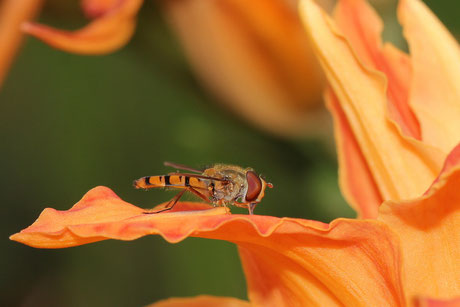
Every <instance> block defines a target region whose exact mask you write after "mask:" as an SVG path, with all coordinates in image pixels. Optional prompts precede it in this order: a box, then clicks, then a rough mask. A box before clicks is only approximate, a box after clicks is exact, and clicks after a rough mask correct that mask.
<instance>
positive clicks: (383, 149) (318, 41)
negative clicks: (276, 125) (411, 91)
mask: <svg viewBox="0 0 460 307" xmlns="http://www.w3.org/2000/svg"><path fill="white" fill-rule="evenodd" d="M300 12H301V15H302V16H303V20H304V23H305V27H306V29H307V31H308V32H309V34H310V36H311V38H312V41H313V45H314V47H315V51H316V54H317V55H318V58H319V59H320V63H321V65H322V66H323V68H324V70H325V72H326V76H327V78H328V80H329V83H330V85H331V88H332V89H333V90H334V93H335V94H336V96H337V98H338V100H339V103H340V105H341V108H342V110H343V112H344V114H345V115H346V117H347V120H348V123H349V125H350V127H351V130H352V131H353V134H354V136H355V138H356V141H357V142H358V144H359V146H360V148H361V151H362V153H363V156H364V157H365V159H366V162H367V164H368V166H369V169H370V171H371V173H372V176H373V178H374V180H375V182H376V183H377V186H378V188H379V191H380V194H381V195H382V197H383V199H384V200H386V199H394V200H401V199H408V198H414V197H417V196H418V195H420V194H422V193H423V192H424V191H426V189H427V188H428V187H429V185H430V184H431V183H432V182H433V180H434V178H436V176H437V175H438V173H439V171H440V169H441V164H442V161H444V157H445V155H444V154H443V153H442V152H440V151H439V150H436V149H435V148H433V147H430V146H429V145H426V144H423V143H421V142H419V141H417V140H414V139H412V138H407V137H404V136H403V135H402V134H401V131H400V130H399V129H398V127H397V126H396V125H395V124H394V122H392V121H390V120H389V119H388V118H387V115H386V113H387V110H386V101H387V98H386V80H385V78H384V76H383V75H382V73H380V72H377V71H375V70H371V69H368V68H367V67H365V66H364V65H363V64H362V62H361V61H360V60H359V59H358V58H357V56H356V54H355V53H354V52H353V50H352V49H351V47H350V45H349V43H348V41H347V40H346V39H345V38H344V37H343V35H342V34H341V33H340V31H339V29H338V28H337V27H336V26H335V24H334V22H333V21H332V20H331V19H330V18H329V17H328V16H327V14H326V13H324V12H323V11H322V10H321V9H320V8H319V7H318V6H317V5H316V4H315V3H314V2H313V1H311V0H302V1H301V5H300Z"/></svg>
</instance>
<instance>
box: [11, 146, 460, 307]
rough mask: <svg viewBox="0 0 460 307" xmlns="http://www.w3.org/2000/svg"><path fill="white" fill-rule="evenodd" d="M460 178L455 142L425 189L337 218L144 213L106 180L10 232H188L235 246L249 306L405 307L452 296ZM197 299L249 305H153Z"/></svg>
mask: <svg viewBox="0 0 460 307" xmlns="http://www.w3.org/2000/svg"><path fill="white" fill-rule="evenodd" d="M459 184H460V146H459V147H458V148H457V149H456V150H455V151H454V152H453V153H452V154H451V155H450V156H449V158H448V159H447V162H446V165H445V168H444V170H443V172H442V174H441V175H440V177H439V178H438V180H436V182H435V183H434V184H433V186H432V187H431V188H430V190H428V191H427V193H426V194H425V195H424V196H423V197H421V198H419V199H416V200H412V201H405V202H386V203H384V204H383V205H382V207H381V215H380V216H379V218H378V219H377V220H373V219H368V220H354V219H337V220H334V221H332V222H331V223H330V224H324V223H321V222H317V221H310V220H303V219H295V218H276V217H271V216H257V215H254V216H248V215H230V214H226V213H227V210H226V209H225V208H210V207H209V205H206V204H199V203H188V202H183V203H180V204H179V205H177V206H176V207H175V208H174V209H173V210H172V211H173V212H170V213H162V214H157V215H146V214H143V212H144V209H142V208H139V207H136V206H134V205H131V204H129V203H126V202H124V201H123V200H121V199H120V198H119V197H118V196H117V195H115V193H114V192H113V191H112V190H110V189H109V188H106V187H97V188H94V189H93V190H91V191H89V192H88V193H87V194H86V195H85V196H84V197H83V198H82V199H81V200H80V201H79V202H78V203H77V204H75V205H74V206H73V207H72V208H71V209H69V210H67V211H58V210H55V209H51V208H48V209H45V210H44V211H43V212H42V214H41V215H40V217H39V218H38V219H37V221H35V223H33V224H32V225H31V226H29V227H28V228H26V229H24V230H22V231H21V232H20V233H17V234H14V235H13V236H11V239H12V240H16V241H18V242H21V243H24V244H27V245H30V246H33V247H37V248H63V247H71V246H77V245H82V244H87V243H92V242H97V241H101V240H106V239H118V240H135V239H137V238H140V237H142V236H145V235H151V234H158V235H161V236H162V237H163V238H165V240H167V241H168V242H171V243H176V242H180V241H181V240H183V239H185V238H186V237H189V236H193V237H201V238H208V239H218V240H227V241H230V242H233V243H235V244H237V245H238V247H239V253H240V257H241V260H242V263H243V269H244V271H245V274H246V278H247V283H248V296H249V299H250V303H251V304H253V305H255V306H308V305H318V306H331V305H341V304H344V305H350V306H405V305H406V304H408V303H409V302H411V301H412V299H414V297H415V296H418V295H421V294H423V295H426V296H429V297H443V298H449V297H451V296H453V295H455V294H458V293H459V290H460V284H459V278H458V277H459V272H458V270H455V267H457V268H458V264H459V263H458V261H459V258H460V257H458V256H459V255H460V247H459V246H458V244H456V243H458V240H459V233H458V231H455V227H456V225H457V224H458V222H459V217H460V214H459V204H460V193H458V185H459ZM440 204H443V206H440ZM427 212H429V216H427ZM446 234H449V236H448V237H447V238H445V236H446ZM440 255H442V257H440ZM197 300H199V301H200V302H201V303H200V304H204V302H206V301H209V305H211V304H212V303H214V304H216V302H219V303H222V304H223V303H224V302H225V303H226V304H229V305H230V301H231V302H232V304H233V305H231V306H240V305H241V306H246V305H247V302H243V301H241V302H239V303H236V302H237V301H236V300H235V299H230V298H216V297H198V298H194V299H187V300H185V299H180V300H178V301H176V300H170V301H169V303H171V304H170V305H167V304H166V303H167V302H163V303H159V304H158V306H162V304H164V305H163V306H174V304H175V305H177V306H178V305H180V304H182V303H183V305H182V306H184V305H187V306H188V303H189V302H195V303H196V304H197V305H198V303H197Z"/></svg>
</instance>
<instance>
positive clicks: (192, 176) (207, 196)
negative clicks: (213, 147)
mask: <svg viewBox="0 0 460 307" xmlns="http://www.w3.org/2000/svg"><path fill="white" fill-rule="evenodd" d="M164 165H165V166H170V167H173V168H176V169H180V170H183V171H187V173H180V172H178V171H176V172H175V173H169V174H168V175H163V176H146V177H142V178H140V179H137V180H135V181H134V183H133V184H134V187H135V188H136V189H151V188H166V187H167V188H176V189H182V191H181V192H179V194H177V195H176V196H175V197H174V198H173V199H171V200H170V201H169V202H168V203H167V204H166V206H165V208H164V209H160V210H158V211H155V212H145V213H148V214H153V213H160V212H163V211H167V210H171V209H172V208H174V206H175V205H176V203H177V202H178V201H179V199H180V198H181V197H182V195H184V193H185V192H186V191H189V192H191V193H193V194H195V195H196V196H198V197H200V198H201V199H203V200H204V201H206V202H210V203H212V204H213V205H214V206H224V207H226V206H227V205H233V206H237V207H242V208H247V209H248V211H249V214H251V215H252V214H253V212H254V208H255V207H256V205H257V204H258V203H259V202H260V201H261V200H262V198H263V197H264V194H265V188H266V187H269V188H272V187H273V185H272V184H271V183H268V182H266V181H265V180H264V179H263V178H262V177H261V176H259V175H258V174H257V173H255V172H254V170H253V169H251V168H242V167H239V166H236V165H227V164H215V165H213V166H212V167H210V168H207V169H204V170H197V169H193V168H190V167H188V166H185V165H181V164H176V163H171V162H165V163H164Z"/></svg>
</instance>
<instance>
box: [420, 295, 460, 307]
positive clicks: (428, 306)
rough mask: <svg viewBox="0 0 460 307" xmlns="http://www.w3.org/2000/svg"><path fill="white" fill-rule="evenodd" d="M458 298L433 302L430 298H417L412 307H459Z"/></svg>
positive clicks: (459, 301)
mask: <svg viewBox="0 0 460 307" xmlns="http://www.w3.org/2000/svg"><path fill="white" fill-rule="evenodd" d="M459 306H460V297H457V298H454V299H451V300H435V299H432V298H425V297H423V298H417V299H416V300H415V304H414V307H459Z"/></svg>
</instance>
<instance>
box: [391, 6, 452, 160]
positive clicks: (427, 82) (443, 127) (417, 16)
mask: <svg viewBox="0 0 460 307" xmlns="http://www.w3.org/2000/svg"><path fill="white" fill-rule="evenodd" d="M398 15H399V19H400V21H401V24H402V26H403V29H404V34H405V36H406V38H407V41H408V43H409V47H410V52H411V60H412V63H411V64H412V67H413V80H412V84H411V91H410V105H411V106H412V108H413V109H414V112H415V114H416V115H417V118H418V119H419V121H420V125H421V128H422V139H423V141H425V142H428V143H429V144H432V145H435V146H437V147H439V148H441V149H442V150H443V151H444V152H446V153H448V152H450V151H451V150H452V148H453V147H454V146H456V145H457V143H458V142H460V120H459V118H460V82H459V80H460V49H459V46H458V43H457V41H456V40H455V38H454V37H453V36H452V35H451V34H450V33H449V31H448V30H447V29H446V28H445V27H444V26H443V25H442V23H441V22H440V21H439V20H438V19H437V18H436V16H435V15H434V14H433V13H432V12H431V11H430V10H429V9H428V8H427V7H426V6H425V4H423V3H422V2H421V1H419V0H401V1H400V2H399V8H398Z"/></svg>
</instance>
